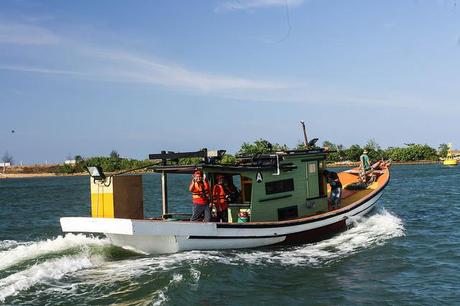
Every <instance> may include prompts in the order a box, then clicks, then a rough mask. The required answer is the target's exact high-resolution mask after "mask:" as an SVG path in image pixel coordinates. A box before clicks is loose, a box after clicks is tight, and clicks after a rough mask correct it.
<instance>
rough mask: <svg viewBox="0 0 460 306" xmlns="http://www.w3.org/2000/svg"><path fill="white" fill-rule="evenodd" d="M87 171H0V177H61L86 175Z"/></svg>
mask: <svg viewBox="0 0 460 306" xmlns="http://www.w3.org/2000/svg"><path fill="white" fill-rule="evenodd" d="M86 175H88V174H87V173H74V174H56V173H0V179H3V178H4V179H7V178H36V177H63V176H86Z"/></svg>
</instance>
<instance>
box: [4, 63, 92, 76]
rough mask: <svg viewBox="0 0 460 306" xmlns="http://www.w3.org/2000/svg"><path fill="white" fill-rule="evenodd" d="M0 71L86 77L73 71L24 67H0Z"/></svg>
mask: <svg viewBox="0 0 460 306" xmlns="http://www.w3.org/2000/svg"><path fill="white" fill-rule="evenodd" d="M0 70H10V71H18V72H35V73H42V74H66V75H79V76H83V75H86V74H84V73H80V72H75V71H66V70H56V69H48V68H37V67H24V66H11V65H0Z"/></svg>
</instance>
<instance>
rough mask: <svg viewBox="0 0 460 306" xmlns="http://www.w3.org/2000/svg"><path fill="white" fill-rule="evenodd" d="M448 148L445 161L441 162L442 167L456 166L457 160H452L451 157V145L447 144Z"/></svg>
mask: <svg viewBox="0 0 460 306" xmlns="http://www.w3.org/2000/svg"><path fill="white" fill-rule="evenodd" d="M448 146H449V149H448V150H447V156H446V159H444V161H443V165H444V166H457V160H456V159H454V157H453V155H452V144H451V143H449V144H448Z"/></svg>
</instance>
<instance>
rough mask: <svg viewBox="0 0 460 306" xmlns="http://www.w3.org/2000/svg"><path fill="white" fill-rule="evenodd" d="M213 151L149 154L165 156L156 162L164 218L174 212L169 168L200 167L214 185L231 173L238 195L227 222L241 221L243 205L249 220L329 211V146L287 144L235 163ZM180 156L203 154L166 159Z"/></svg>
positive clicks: (189, 170) (187, 169)
mask: <svg viewBox="0 0 460 306" xmlns="http://www.w3.org/2000/svg"><path fill="white" fill-rule="evenodd" d="M216 152H217V153H213V154H210V152H208V151H207V150H206V149H203V150H201V151H198V152H188V153H173V152H168V153H166V152H164V151H163V152H162V153H161V154H150V155H149V157H150V159H161V160H162V164H161V165H159V166H154V167H153V168H152V169H153V170H154V171H155V172H158V173H161V174H162V183H163V218H166V219H167V218H168V217H171V215H172V214H170V213H169V212H168V203H167V174H169V173H193V171H195V170H196V169H200V170H202V171H203V173H204V174H205V175H206V178H207V180H208V181H209V183H210V185H211V190H212V185H213V184H214V183H215V180H216V179H215V178H216V176H217V175H218V174H224V175H226V176H228V177H231V178H232V180H233V184H234V185H235V186H236V187H237V188H238V189H239V190H240V193H239V197H238V200H236V201H232V202H230V203H229V214H228V215H229V220H228V222H237V218H238V213H239V212H240V210H241V209H245V210H247V211H248V212H249V213H250V222H270V221H284V220H290V219H295V218H301V217H306V216H312V215H316V214H320V213H324V212H327V211H328V196H327V185H326V179H325V177H324V176H323V171H324V170H325V169H326V168H325V167H326V157H327V153H328V152H327V151H325V150H324V149H321V148H320V149H311V150H288V151H282V152H274V153H270V154H261V153H258V154H254V155H245V156H237V163H235V164H232V165H223V164H219V159H220V157H221V156H223V154H225V151H223V150H220V151H216ZM182 157H202V158H203V159H202V162H200V163H198V164H196V165H178V164H176V165H172V164H168V160H176V161H177V160H178V158H182Z"/></svg>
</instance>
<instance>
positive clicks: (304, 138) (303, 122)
mask: <svg viewBox="0 0 460 306" xmlns="http://www.w3.org/2000/svg"><path fill="white" fill-rule="evenodd" d="M300 124H301V125H302V130H303V143H304V145H305V148H308V139H307V130H306V129H305V121H303V120H301V121H300Z"/></svg>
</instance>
